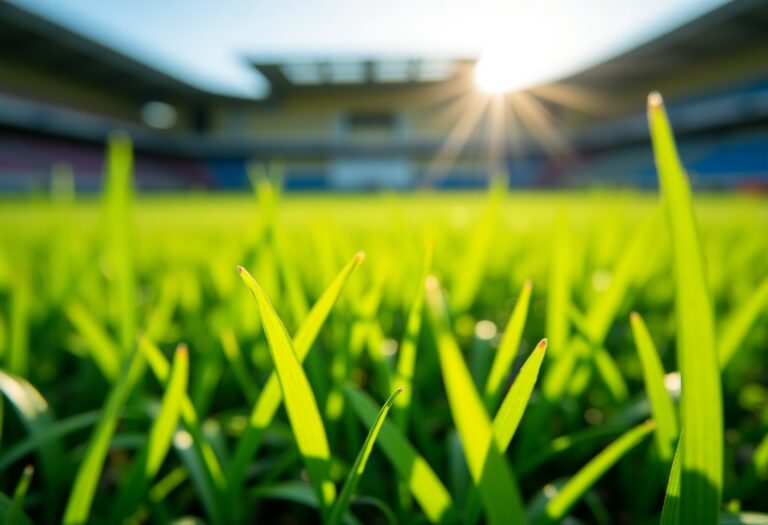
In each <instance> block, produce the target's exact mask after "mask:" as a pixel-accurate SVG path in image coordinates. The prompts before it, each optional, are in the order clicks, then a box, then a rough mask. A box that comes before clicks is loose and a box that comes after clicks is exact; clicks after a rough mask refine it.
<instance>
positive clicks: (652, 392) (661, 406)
mask: <svg viewBox="0 0 768 525" xmlns="http://www.w3.org/2000/svg"><path fill="white" fill-rule="evenodd" d="M630 320H631V324H632V334H633V335H634V338H635V346H636V347H637V353H638V355H639V356H640V363H641V364H642V367H643V379H644V380H645V391H646V393H647V394H648V399H649V401H650V403H651V413H652V414H653V420H654V421H655V422H656V433H655V436H656V445H657V447H658V450H659V456H660V457H661V459H662V460H663V461H664V462H665V463H666V464H668V465H669V464H670V463H671V461H672V457H673V456H674V454H675V441H676V440H677V437H678V433H679V427H678V424H677V413H676V412H675V405H674V404H673V403H672V398H671V397H670V395H669V392H668V391H667V389H666V387H665V386H664V369H663V368H662V366H661V361H660V360H659V354H658V352H657V351H656V346H655V345H654V344H653V340H652V339H651V334H649V333H648V329H647V328H646V327H645V322H643V318H642V317H640V314H638V313H637V312H632V315H631V316H630Z"/></svg>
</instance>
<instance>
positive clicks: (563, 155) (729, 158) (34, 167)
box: [0, 0, 768, 191]
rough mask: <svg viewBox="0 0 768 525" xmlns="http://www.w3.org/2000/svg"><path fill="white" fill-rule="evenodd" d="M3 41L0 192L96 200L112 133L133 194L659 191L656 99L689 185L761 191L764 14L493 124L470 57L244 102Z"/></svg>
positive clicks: (55, 47) (534, 99)
mask: <svg viewBox="0 0 768 525" xmlns="http://www.w3.org/2000/svg"><path fill="white" fill-rule="evenodd" d="M0 44H1V45H0V190H6V191H34V190H36V189H41V188H44V187H45V186H46V185H47V183H48V179H49V173H50V170H51V166H52V165H53V164H54V163H55V162H58V161H64V162H67V163H69V164H70V165H71V166H72V168H73V170H74V172H75V174H76V180H77V185H78V188H81V189H86V190H87V189H95V188H98V186H99V184H100V181H101V174H102V165H103V149H104V142H105V139H106V137H107V135H108V133H109V132H110V131H111V130H114V129H123V130H125V131H127V132H128V133H129V134H130V135H131V137H132V139H133V142H134V146H135V149H136V161H135V171H136V180H137V183H138V184H139V185H140V187H141V188H144V189H176V188H214V189H224V190H230V189H239V188H242V187H245V186H247V184H248V177H247V174H246V173H247V166H248V163H249V162H250V161H264V162H270V161H273V160H279V161H280V164H281V166H283V167H284V170H283V183H284V185H285V187H286V189H289V190H291V189H294V190H325V189H338V190H369V189H379V188H394V189H409V188H416V187H423V186H433V187H439V188H467V187H480V186H483V185H484V184H485V182H486V180H487V174H488V173H489V170H498V169H501V170H503V171H505V172H507V173H508V174H509V177H510V184H511V185H512V186H520V187H532V186H547V187H553V186H572V187H573V186H579V187H583V186H594V185H609V186H623V185H627V186H628V185H632V186H641V187H643V186H652V185H654V184H655V176H654V173H655V171H654V168H653V160H652V156H651V152H650V146H649V141H648V135H647V125H646V121H645V115H644V104H645V97H646V95H647V93H648V92H650V91H652V90H659V91H661V92H662V93H664V95H665V98H666V100H667V103H668V106H669V110H670V117H671V119H672V122H673V124H674V126H675V130H676V132H677V134H678V136H679V140H680V150H681V155H682V157H683V160H684V162H685V164H686V166H687V167H688V169H689V170H690V171H691V173H692V176H693V180H694V181H695V184H696V185H697V187H699V188H703V189H719V188H756V189H764V188H767V187H768V2H764V1H752V0H738V1H734V2H729V3H727V4H724V5H722V6H721V7H719V8H716V9H715V10H713V11H710V12H709V13H707V14H705V15H703V16H701V17H699V18H697V19H695V20H693V21H690V22H688V23H686V24H684V25H683V26H680V27H677V28H675V29H674V30H672V31H669V32H668V33H666V34H663V35H661V36H658V37H656V38H653V39H652V40H650V41H647V42H645V43H643V44H641V45H639V46H637V47H635V48H633V49H629V50H626V51H624V52H622V53H620V54H618V55H617V56H614V57H612V58H610V59H608V60H605V61H603V62H601V63H599V64H596V65H594V66H592V67H589V68H587V69H585V70H582V71H580V72H578V73H576V74H572V75H569V76H568V77H566V78H562V79H559V80H558V81H557V82H550V83H546V84H542V85H537V86H534V87H531V88H529V89H526V90H525V91H522V92H520V93H510V94H507V95H504V97H503V98H504V102H502V106H501V107H502V113H503V115H504V117H503V118H501V120H500V122H499V117H497V119H496V120H497V121H496V122H494V117H493V113H494V112H493V110H492V108H493V106H494V104H496V102H494V100H496V99H498V98H499V97H498V96H496V97H495V98H494V96H493V95H487V94H486V95H483V94H479V93H478V90H477V87H476V83H475V79H474V72H475V66H476V60H474V59H471V58H466V57H460V58H455V57H448V58H439V57H425V58H413V57H403V58H401V59H396V58H387V59H381V58H379V59H374V58H371V59H365V58H362V59H355V60H352V59H339V58H334V57H328V58H327V59H322V58H321V59H318V58H317V57H308V58H306V59H297V58H295V57H293V58H292V59H291V60H285V61H274V60H262V59H260V58H259V57H249V58H248V59H247V60H248V62H249V63H250V64H251V65H252V67H253V70H254V75H257V74H260V75H263V76H264V77H265V78H266V79H267V80H268V82H269V85H270V93H269V95H268V96H266V97H265V98H262V99H249V98H237V97H232V96H223V95H219V94H215V93H210V92H206V91H204V90H201V89H199V88H197V87H194V86H192V85H190V84H187V83H185V82H183V81H181V80H179V79H177V78H174V77H173V76H170V75H167V74H165V73H164V72H162V71H158V70H156V69H154V68H152V67H149V66H148V65H146V64H143V63H141V62H140V61H138V60H136V59H134V58H131V57H130V56H127V55H125V54H123V53H121V52H119V51H117V50H114V49H111V48H109V47H107V46H105V45H103V44H100V43H99V42H96V41H93V40H90V39H89V38H86V37H85V36H83V35H81V34H78V33H76V32H74V31H72V30H70V29H68V28H66V27H63V26H61V25H58V24H56V23H54V22H52V21H50V20H47V19H45V18H42V17H40V16H38V15H36V14H33V13H31V12H29V11H26V10H24V9H23V8H21V7H18V6H16V5H13V4H10V3H7V2H0ZM507 99H508V100H507ZM476 100H480V102H479V105H478V103H476ZM494 130H496V131H494ZM499 130H501V131H499Z"/></svg>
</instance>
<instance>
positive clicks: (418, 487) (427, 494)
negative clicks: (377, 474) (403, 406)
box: [344, 385, 455, 523]
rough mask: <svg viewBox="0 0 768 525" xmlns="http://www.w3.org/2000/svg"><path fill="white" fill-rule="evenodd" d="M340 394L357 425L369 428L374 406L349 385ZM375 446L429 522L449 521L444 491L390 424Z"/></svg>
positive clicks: (385, 424)
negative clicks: (345, 400)
mask: <svg viewBox="0 0 768 525" xmlns="http://www.w3.org/2000/svg"><path fill="white" fill-rule="evenodd" d="M344 392H345V394H346V395H347V399H348V400H349V404H350V406H351V407H352V409H353V410H354V411H355V413H356V414H357V417H358V419H360V422H361V423H362V424H363V425H365V426H367V427H370V426H371V425H373V423H374V422H375V421H376V418H377V413H378V411H379V409H378V407H377V406H376V403H375V402H374V401H373V400H372V399H371V398H370V397H369V396H368V395H367V394H365V393H363V392H361V391H360V390H359V389H358V388H357V387H355V386H353V385H347V386H346V387H345V389H344ZM376 444H377V445H378V446H379V447H381V450H382V451H383V452H384V455H385V456H387V458H388V459H389V461H390V463H392V466H393V467H394V468H395V470H396V471H397V473H398V476H399V477H400V480H401V481H403V483H405V484H406V485H407V486H408V488H409V490H410V491H411V494H412V495H413V497H414V499H415V500H416V501H417V502H418V503H419V506H421V508H422V510H423V511H424V514H425V516H426V517H427V519H428V520H429V521H430V523H448V522H451V521H452V520H453V519H454V517H455V510H454V508H453V501H452V500H451V496H450V494H449V493H448V490H447V489H446V488H445V486H444V485H443V483H442V482H441V481H440V478H439V477H438V476H437V474H435V471H434V470H432V467H430V466H429V464H428V463H427V462H426V461H425V460H424V458H423V457H421V455H420V454H419V453H418V452H417V451H416V450H415V449H414V448H413V446H412V445H411V444H410V443H409V442H408V440H407V439H406V438H405V436H404V435H403V434H402V433H401V432H400V430H399V429H398V428H397V426H396V425H395V424H394V423H392V422H390V421H387V420H385V421H384V422H383V424H382V425H381V430H380V433H379V437H378V439H377V440H376Z"/></svg>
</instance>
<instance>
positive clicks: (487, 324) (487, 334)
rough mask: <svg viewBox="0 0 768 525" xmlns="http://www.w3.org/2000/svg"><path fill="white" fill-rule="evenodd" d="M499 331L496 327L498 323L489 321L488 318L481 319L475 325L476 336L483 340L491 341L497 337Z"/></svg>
mask: <svg viewBox="0 0 768 525" xmlns="http://www.w3.org/2000/svg"><path fill="white" fill-rule="evenodd" d="M497 332H498V329H497V328H496V324H495V323H494V322H493V321H488V320H487V319H485V320H482V321H479V322H478V323H477V324H476V325H475V337H477V338H478V339H481V340H483V341H490V340H491V339H493V338H494V337H496V333H497Z"/></svg>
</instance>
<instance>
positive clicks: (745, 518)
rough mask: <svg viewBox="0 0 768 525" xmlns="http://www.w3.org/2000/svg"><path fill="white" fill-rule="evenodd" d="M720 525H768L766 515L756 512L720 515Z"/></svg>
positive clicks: (767, 515)
mask: <svg viewBox="0 0 768 525" xmlns="http://www.w3.org/2000/svg"><path fill="white" fill-rule="evenodd" d="M720 525H768V514H760V513H757V512H741V513H739V514H721V515H720Z"/></svg>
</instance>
